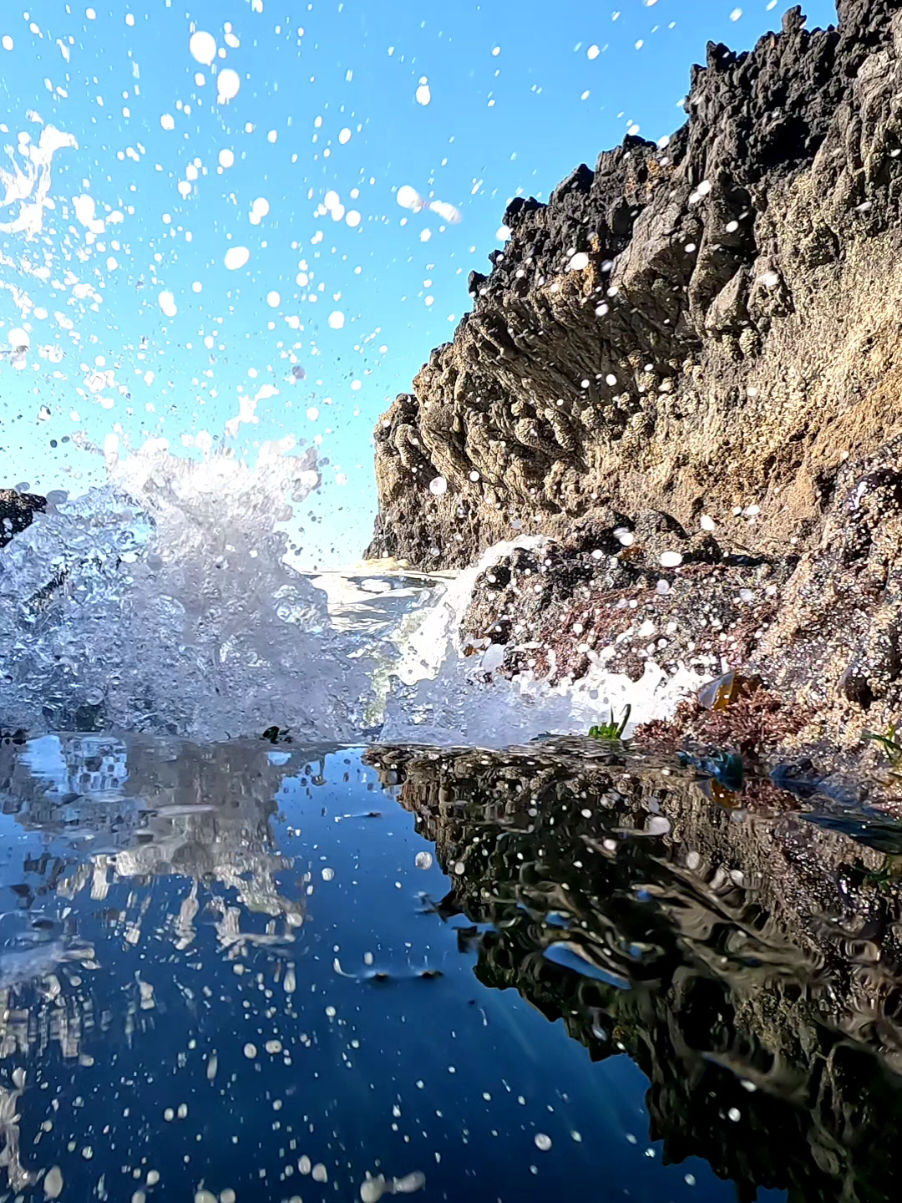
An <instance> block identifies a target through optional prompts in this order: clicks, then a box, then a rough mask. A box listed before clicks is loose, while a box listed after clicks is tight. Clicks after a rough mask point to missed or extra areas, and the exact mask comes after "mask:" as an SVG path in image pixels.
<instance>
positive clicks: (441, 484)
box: [429, 476, 448, 497]
mask: <svg viewBox="0 0 902 1203" xmlns="http://www.w3.org/2000/svg"><path fill="white" fill-rule="evenodd" d="M447 491H448V482H447V480H446V479H445V478H444V476H436V478H435V479H434V480H430V482H429V492H430V493H432V495H433V496H434V497H441V496H442V494H443V493H447Z"/></svg>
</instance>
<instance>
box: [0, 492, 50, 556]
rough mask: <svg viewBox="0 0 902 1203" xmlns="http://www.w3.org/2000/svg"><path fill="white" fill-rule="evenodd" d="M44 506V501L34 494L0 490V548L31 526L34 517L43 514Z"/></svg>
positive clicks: (45, 503) (45, 504)
mask: <svg viewBox="0 0 902 1203" xmlns="http://www.w3.org/2000/svg"><path fill="white" fill-rule="evenodd" d="M46 506H47V502H46V500H45V499H44V498H43V497H39V496H38V495H37V494H36V493H19V492H17V491H16V490H15V489H0V547H5V546H6V544H7V543H8V542H9V541H10V539H11V538H12V537H13V535H17V534H18V533H19V532H20V531H23V530H25V528H26V527H28V526H31V521H32V518H33V517H34V515H35V514H37V513H43V511H44V509H45V508H46Z"/></svg>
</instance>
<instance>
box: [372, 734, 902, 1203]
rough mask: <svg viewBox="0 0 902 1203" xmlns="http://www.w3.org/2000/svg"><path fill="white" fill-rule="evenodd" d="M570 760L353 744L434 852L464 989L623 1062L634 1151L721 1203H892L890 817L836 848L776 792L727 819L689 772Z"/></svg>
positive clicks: (621, 761)
mask: <svg viewBox="0 0 902 1203" xmlns="http://www.w3.org/2000/svg"><path fill="white" fill-rule="evenodd" d="M574 751H577V752H578V753H579V754H578V755H577V756H575V757H570V756H568V755H566V754H564V755H561V754H559V753H553V754H551V755H547V754H543V752H542V749H541V747H540V746H538V745H536V746H533V747H532V748H530V749H528V750H526V749H521V750H519V751H513V752H508V753H504V754H501V755H495V756H492V755H489V754H486V753H485V752H484V751H481V750H475V751H474V750H467V751H455V750H444V751H441V752H436V751H435V750H427V749H423V750H420V751H418V750H416V749H411V748H390V747H389V748H380V749H374V750H373V751H372V752H371V753H370V754H369V755H368V759H369V760H370V762H371V763H372V764H374V765H375V767H376V768H377V770H378V771H379V774H380V777H381V778H382V780H383V783H385V784H391V785H392V786H393V787H394V788H395V789H396V790H397V794H398V799H399V801H400V803H401V805H403V806H405V807H407V809H409V810H410V811H412V812H413V814H414V815H415V816H416V822H417V827H418V829H419V830H420V831H421V832H422V834H424V835H425V836H426V838H427V839H430V840H434V841H435V843H436V852H437V855H438V859H439V861H440V863H441V865H442V867H443V869H445V871H446V872H448V873H449V874H450V875H451V880H452V883H453V884H452V887H451V890H450V892H449V893H448V895H447V896H446V897H445V898H444V899H442V901H441V902H440V903H439V904H438V910H439V913H440V914H442V915H443V916H444V917H445V918H447V917H449V916H451V915H455V914H456V915H463V916H465V919H466V920H468V921H469V922H470V923H471V924H472V925H473V927H472V928H471V929H470V930H469V931H468V930H467V928H466V927H464V928H463V930H460V929H459V930H460V938H461V940H462V942H463V941H469V942H470V946H471V947H472V948H473V949H474V950H475V951H476V952H477V961H476V964H475V966H474V972H475V974H476V976H477V977H478V978H479V979H480V980H481V981H482V982H483V983H485V984H487V985H490V986H493V987H495V988H497V989H501V990H504V989H515V990H517V991H519V992H520V993H521V994H522V995H523V997H524V998H525V999H527V1000H528V1001H529V1002H530V1003H531V1004H532V1005H533V1006H535V1007H536V1008H538V1009H539V1010H540V1011H541V1012H542V1013H543V1014H544V1015H546V1016H547V1018H548V1019H549V1020H550V1021H552V1022H557V1021H559V1020H560V1021H562V1022H563V1024H564V1025H565V1027H566V1029H567V1031H568V1032H569V1034H570V1035H571V1036H572V1037H573V1038H574V1039H576V1040H578V1041H580V1042H581V1043H583V1044H584V1045H585V1046H586V1048H587V1050H588V1052H589V1055H590V1056H591V1057H592V1058H593V1059H594V1060H602V1059H604V1058H607V1057H611V1056H620V1055H623V1054H627V1055H629V1056H630V1057H631V1058H633V1059H634V1060H635V1061H636V1063H637V1064H638V1065H639V1066H640V1068H641V1069H642V1070H643V1072H644V1073H645V1074H646V1075H647V1076H648V1078H649V1082H650V1085H649V1091H648V1095H647V1099H646V1101H647V1105H648V1108H649V1112H650V1116H651V1127H650V1131H649V1132H648V1136H649V1138H650V1139H653V1140H663V1141H664V1156H665V1157H666V1158H667V1159H668V1160H669V1161H671V1162H677V1163H679V1162H682V1161H684V1160H685V1159H686V1158H688V1157H692V1156H696V1157H702V1158H704V1159H705V1160H707V1161H708V1162H709V1163H710V1165H711V1167H712V1168H713V1169H714V1171H715V1173H716V1174H717V1175H718V1176H719V1177H723V1178H731V1179H733V1180H734V1181H735V1183H736V1188H737V1195H736V1197H737V1198H738V1199H740V1200H743V1201H747V1203H751V1201H752V1200H754V1199H755V1198H756V1197H758V1194H757V1192H758V1191H759V1190H760V1189H762V1188H765V1189H773V1190H787V1191H788V1192H789V1197H790V1198H791V1199H811V1200H814V1199H820V1200H840V1199H841V1200H844V1201H845V1203H859V1201H860V1203H872V1201H875V1200H883V1199H889V1198H891V1197H894V1195H895V1192H896V1190H897V1187H896V1186H895V1182H897V1181H898V1174H899V1172H900V1150H899V1147H898V1141H897V1140H896V1139H895V1138H894V1136H893V1131H894V1129H893V1124H894V1122H895V1121H894V1116H895V1114H896V1108H897V1107H898V1100H899V1098H900V1090H902V1076H900V1075H902V1059H900V1053H899V1049H900V1047H902V1045H900V1037H902V1029H900V1026H899V1013H900V1012H899V1007H900V993H899V981H900V974H902V945H900V942H899V932H900V927H899V921H900V917H902V892H900V885H899V879H898V868H897V863H898V856H897V853H898V851H899V848H900V844H899V840H900V831H899V829H898V827H897V826H894V825H890V824H888V825H887V826H886V827H885V828H884V829H882V830H881V829H877V828H872V829H871V830H870V832H868V831H867V827H866V825H864V824H863V825H862V828H861V830H862V832H863V834H862V835H861V836H860V837H859V838H853V836H852V834H850V833H852V832H854V831H855V830H856V824H855V823H854V822H847V824H846V825H845V826H844V824H843V821H842V819H841V818H840V819H838V821H836V822H835V823H831V822H830V821H829V818H830V816H825V815H823V814H821V815H820V816H818V821H812V819H814V817H815V816H814V815H808V816H806V815H805V814H802V813H799V811H798V808H797V803H795V802H794V801H793V800H791V799H789V800H787V799H784V801H783V803H782V804H781V803H780V801H779V799H777V798H776V797H773V798H772V799H771V813H770V814H760V813H759V814H757V815H755V816H753V817H752V816H748V815H746V816H745V817H744V818H743V815H742V813H741V810H737V809H732V810H728V809H725V808H723V807H721V806H719V805H717V804H716V803H715V802H714V801H712V800H711V798H709V797H706V796H705V795H704V794H703V793H702V790H701V789H700V788H699V785H698V784H697V783H696V782H694V781H693V780H692V779H691V778H690V777H682V778H681V777H680V775H679V774H678V773H674V772H672V771H669V770H668V771H667V772H662V771H661V769H660V768H656V767H655V766H654V764H644V765H643V764H642V763H641V762H638V763H637V762H635V761H633V762H631V761H630V759H629V758H627V757H623V756H618V755H612V754H610V753H608V754H606V755H604V754H602V755H599V756H598V758H597V759H595V760H594V761H593V760H592V759H591V758H587V756H586V751H585V748H582V749H579V748H576V747H574ZM671 767H672V766H671ZM787 802H788V806H789V809H786V807H787ZM735 805H737V804H736V803H734V806H735ZM738 805H739V806H740V807H741V806H742V805H743V802H741V801H740V802H739V803H738ZM846 818H847V819H848V816H846ZM894 866H895V867H894ZM637 1135H638V1133H637ZM639 1139H640V1141H641V1139H642V1136H641V1135H639Z"/></svg>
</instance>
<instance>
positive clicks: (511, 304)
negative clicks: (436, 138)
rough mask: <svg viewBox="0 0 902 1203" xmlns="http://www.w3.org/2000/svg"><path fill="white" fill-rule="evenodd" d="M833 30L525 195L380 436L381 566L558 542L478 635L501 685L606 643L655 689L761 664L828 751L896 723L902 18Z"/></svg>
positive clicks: (704, 72) (861, 13)
mask: <svg viewBox="0 0 902 1203" xmlns="http://www.w3.org/2000/svg"><path fill="white" fill-rule="evenodd" d="M838 16H839V23H838V26H837V27H835V28H833V27H831V28H829V29H826V30H814V31H809V30H808V29H807V28H806V22H805V18H804V16H803V14H802V11H801V9H800V8H793V9H791V10H790V11H789V12H787V13H786V15H785V17H784V19H783V28H782V32H781V33H779V34H773V35H768V36H766V37H764V38H763V39H761V40H760V41H759V43H758V44H757V46H756V47H755V48H754V50H752V51H751V52H750V53H748V54H739V55H737V54H734V53H732V52H731V51H729V50H728V49H727V48H726V47H725V46H722V45H713V44H711V45H709V47H708V57H707V65H706V66H705V67H704V68H701V67H698V68H696V69H695V70H694V71H693V74H692V85H691V90H690V95H689V99H688V106H687V107H688V113H689V118H688V121H687V122H686V124H685V125H684V126H683V127H682V128H681V129H680V130H679V131H678V132H677V133H676V134H675V135H674V136H673V137H672V138H671V139H670V140H669V141H667V140H662V143H660V144H653V143H649V142H645V141H643V140H641V139H638V138H628V139H627V140H626V142H625V143H624V144H623V146H621V147H619V148H617V149H616V150H613V151H608V152H605V153H604V154H602V155H601V157H600V158H599V160H598V163H597V165H596V168H595V170H594V171H591V170H590V169H589V168H588V167H586V166H581V167H580V168H578V169H577V170H576V171H575V172H574V173H573V174H572V175H571V176H570V177H569V178H568V179H567V180H565V181H564V182H563V183H562V184H560V185H559V186H558V188H557V189H556V190H555V191H554V193H553V194H552V196H551V198H550V200H549V203H548V204H547V205H541V204H539V203H538V202H537V201H535V200H531V199H530V200H523V199H521V198H517V199H515V200H514V201H513V202H512V203H511V204H510V206H509V207H508V210H507V213H506V214H505V223H506V225H507V226H509V228H510V231H511V234H510V239H509V241H508V242H507V244H506V245H505V247H504V249H503V251H496V252H494V253H493V254H492V255H491V256H490V258H491V260H492V270H491V272H490V273H489V275H487V276H485V277H483V276H480V275H478V274H475V273H474V275H473V276H472V278H471V292H472V295H473V302H474V303H473V311H472V313H470V314H469V315H468V316H467V317H466V318H465V319H464V320H463V321H462V322H461V323H460V325H459V327H458V329H457V331H456V333H455V336H454V340H453V342H451V343H450V344H447V345H446V346H443V347H440V348H438V349H437V350H436V351H434V352H433V354H432V355H431V357H430V359H429V362H428V364H426V365H425V366H424V368H423V369H422V371H421V372H420V374H419V375H418V376H417V378H416V380H415V382H414V391H413V392H412V393H410V394H407V395H404V396H401V397H399V398H398V399H397V400H396V401H395V402H394V404H393V405H392V407H391V408H390V409H389V411H388V413H387V414H386V415H385V416H384V418H383V420H382V422H381V424H380V425H379V427H378V428H377V431H376V473H377V478H378V484H379V492H380V502H381V509H380V514H379V517H378V519H377V524H376V536H375V539H374V542H373V545H372V548H371V552H377V553H378V554H392V555H397V556H402V557H407V558H408V559H409V560H410V561H411V562H413V563H415V564H417V565H430V566H433V567H436V566H460V565H464V564H467V563H470V562H472V561H473V560H474V559H475V558H476V556H477V554H478V553H480V552H481V551H482V550H483V549H485V548H486V547H488V546H490V545H491V544H492V543H494V542H496V541H498V540H499V539H509V538H511V537H512V536H514V535H516V534H517V533H523V534H543V535H546V536H548V537H549V538H550V540H551V541H550V542H549V543H548V545H547V546H546V549H545V550H544V551H543V552H542V553H541V554H536V555H533V556H532V560H533V561H535V562H530V563H528V564H527V563H526V562H525V561H526V559H529V558H530V557H529V556H528V555H526V556H524V553H515V554H514V556H512V557H508V558H507V559H506V560H504V561H503V562H502V564H501V565H500V566H499V568H497V569H493V570H492V571H491V572H490V573H486V574H484V575H483V577H482V579H481V580H480V582H479V584H478V586H477V590H476V596H475V599H474V603H473V605H472V606H471V609H470V612H469V613H468V615H467V616H466V617H465V620H464V630H463V635H464V638H465V641H466V639H469V640H471V642H472V644H473V646H474V647H476V648H478V647H480V646H485V645H486V642H495V643H500V644H503V645H504V646H505V648H506V651H505V655H504V660H503V663H502V666H501V670H502V671H504V672H506V673H507V674H508V675H514V674H516V673H517V672H520V671H523V670H524V668H528V669H529V671H532V672H536V673H538V674H539V675H547V676H549V677H553V678H556V679H559V678H560V677H562V676H571V677H579V676H580V675H583V674H584V673H585V672H586V671H587V668H588V666H589V664H590V663H591V661H592V659H593V658H597V655H598V653H599V651H601V650H605V649H606V650H607V651H608V652H610V649H611V648H613V649H615V651H614V658H613V660H612V661H611V667H612V668H614V669H616V670H618V671H627V672H629V673H630V674H631V675H633V676H634V677H638V676H640V675H641V671H642V665H643V663H644V662H645V660H647V659H648V658H650V657H655V658H657V659H658V660H660V659H661V657H662V656H663V658H664V661H666V664H665V665H664V667H666V668H672V667H674V666H675V665H676V664H679V663H682V664H684V665H685V664H688V665H690V666H691V667H693V668H695V669H696V671H701V672H709V673H710V675H712V676H716V675H717V673H718V672H719V671H721V669H722V668H724V667H730V668H736V667H741V666H749V667H751V668H753V669H754V671H756V672H760V673H761V675H762V676H763V677H764V678H765V680H766V682H767V683H768V685H770V686H771V687H772V688H773V689H774V691H775V692H777V693H778V694H779V695H780V696H782V697H783V698H784V699H785V700H787V702H790V703H791V705H792V706H793V707H798V708H799V709H800V711H801V710H804V711H805V713H809V714H810V715H812V716H813V721H812V723H811V724H810V725H809V727H808V728H807V730H806V732H805V734H804V736H803V738H802V740H801V742H802V743H805V742H807V743H808V744H809V745H811V746H814V745H815V744H818V743H820V744H822V745H823V744H825V743H826V744H830V745H831V746H833V747H836V746H842V747H846V748H848V747H850V746H852V745H854V744H856V743H859V742H860V738H861V732H862V730H863V728H864V725H865V720H866V725H868V726H872V727H881V726H884V725H886V724H888V723H889V722H890V721H891V720H892V719H894V718H895V717H896V716H897V715H898V713H899V710H900V707H902V684H900V680H902V609H900V605H902V523H900V517H902V437H900V433H902V409H900V407H899V404H898V397H899V394H900V385H902V342H900V329H902V327H900V321H899V313H900V312H902V269H900V267H899V264H900V262H902V254H900V252H902V223H900V217H902V213H900V205H902V101H900V99H899V98H900V96H902V0H840V2H839V4H838ZM665 142H666V145H665V144H664V143H665ZM438 477H440V478H441V482H440V483H439V485H438V486H437V487H435V486H434V487H433V489H430V484H431V483H432V482H433V481H435V480H436V478H438ZM445 485H446V487H445ZM662 557H663V558H662ZM524 643H527V644H529V645H530V649H531V650H530V651H529V652H528V654H527V655H526V656H524V655H523V653H522V651H521V648H522V645H523V644H524ZM535 649H538V650H535ZM549 653H551V654H549ZM793 725H794V726H795V725H797V724H793Z"/></svg>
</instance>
